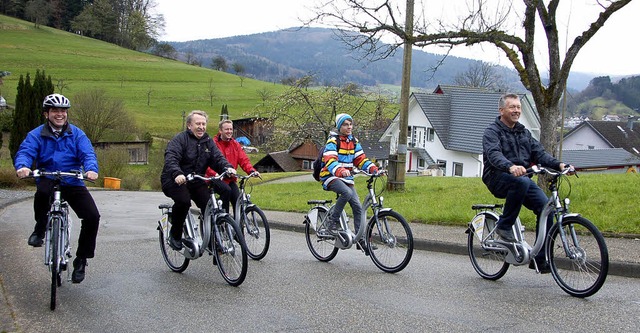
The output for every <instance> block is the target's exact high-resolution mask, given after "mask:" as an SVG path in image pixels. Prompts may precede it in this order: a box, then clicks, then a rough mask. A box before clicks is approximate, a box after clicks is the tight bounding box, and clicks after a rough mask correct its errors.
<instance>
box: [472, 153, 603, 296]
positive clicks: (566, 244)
mask: <svg viewBox="0 0 640 333" xmlns="http://www.w3.org/2000/svg"><path fill="white" fill-rule="evenodd" d="M572 172H573V173H575V170H573V168H566V169H565V170H564V171H562V172H559V171H555V170H552V169H549V168H543V167H540V166H533V167H532V168H531V169H528V170H527V173H528V174H531V173H533V174H538V175H540V174H546V175H549V176H550V179H549V191H550V192H551V196H550V197H549V200H548V201H547V204H546V205H545V207H544V209H543V210H542V213H541V214H540V217H539V220H538V234H537V237H536V241H535V243H534V245H533V247H531V246H530V245H529V244H528V243H527V242H526V241H525V240H524V235H523V231H524V227H523V226H522V223H521V222H520V219H519V218H518V219H516V223H515V225H514V227H513V232H514V235H515V238H516V240H517V242H515V243H509V242H505V241H503V240H501V239H499V237H498V235H497V234H496V232H495V226H496V223H497V221H498V217H499V216H500V214H501V208H502V206H503V205H502V204H476V205H473V206H472V207H471V209H473V210H475V211H476V215H475V216H474V218H473V219H472V220H471V222H470V223H469V228H468V229H467V230H466V233H467V234H468V237H467V240H468V241H467V249H468V252H469V257H470V259H471V264H472V265H473V268H474V269H475V271H476V272H477V273H478V274H479V275H480V276H481V277H483V278H485V279H488V280H498V279H499V278H501V277H502V276H504V274H505V273H506V272H507V270H508V269H509V265H514V266H521V265H524V264H528V263H530V262H531V261H532V262H533V263H534V264H533V265H535V269H536V272H538V273H539V272H540V269H539V267H538V266H537V263H536V261H535V260H534V258H535V256H536V255H537V254H538V253H540V251H542V250H544V251H545V252H544V253H545V256H546V259H547V261H548V262H549V266H550V268H551V274H552V275H553V279H554V280H555V281H556V283H557V284H558V286H560V288H562V290H564V291H565V292H566V293H568V294H569V295H571V296H574V297H580V298H584V297H588V296H591V295H593V294H595V293H596V292H598V290H600V288H601V287H602V285H603V284H604V282H605V279H606V277H607V273H608V271H609V253H608V250H607V245H606V244H605V240H604V237H603V236H602V233H601V232H600V231H599V230H598V228H597V227H596V226H595V225H594V224H593V223H592V222H591V221H589V220H588V219H586V218H584V217H582V216H581V215H580V214H577V213H571V212H570V210H569V205H570V200H569V194H570V192H571V191H570V189H571V186H570V185H571V184H570V183H568V182H567V183H568V184H569V193H568V194H567V195H566V197H565V198H564V199H563V200H561V198H560V195H559V194H558V192H559V183H560V180H561V179H566V178H568V176H567V174H569V173H572ZM576 176H577V174H576ZM549 216H552V217H553V221H554V222H552V223H553V225H552V226H551V229H550V230H549V232H548V233H546V230H547V221H548V220H547V218H548V217H549Z"/></svg>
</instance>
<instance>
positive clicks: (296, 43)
mask: <svg viewBox="0 0 640 333" xmlns="http://www.w3.org/2000/svg"><path fill="white" fill-rule="evenodd" d="M169 43H170V44H171V45H172V46H173V47H174V48H175V49H176V51H178V52H179V53H180V54H181V55H180V58H181V60H185V59H186V58H187V55H188V57H190V58H191V59H194V58H195V59H197V60H198V61H199V62H200V63H201V64H202V66H204V67H210V66H211V63H212V60H213V58H215V57H217V56H222V57H223V58H224V59H225V60H226V62H227V64H228V65H231V64H233V63H236V62H237V63H239V64H241V65H242V66H243V67H244V70H245V71H244V75H247V76H249V77H252V78H255V79H259V80H263V81H270V82H281V81H282V80H283V79H285V78H290V77H295V78H299V77H301V76H303V75H307V74H314V75H315V77H316V80H317V83H319V84H323V85H329V84H331V85H340V84H343V83H346V82H354V83H358V84H360V85H364V86H374V85H379V84H388V85H400V82H401V76H402V49H400V50H399V51H398V52H397V53H396V54H394V55H393V56H391V57H389V58H387V59H384V60H380V61H375V62H368V61H364V60H358V59H361V57H360V56H359V55H361V54H359V53H358V51H352V50H349V49H347V47H346V45H345V44H344V43H342V42H341V41H340V40H338V38H337V37H336V34H335V31H334V30H332V29H326V28H304V29H297V28H291V29H285V30H279V31H275V32H265V33H260V34H253V35H246V36H235V37H226V38H217V39H206V40H195V41H188V42H169ZM441 61H442V56H441V55H437V54H432V53H427V52H423V51H420V50H414V52H413V55H412V62H413V63H412V73H411V85H412V86H413V87H414V88H424V89H426V90H429V89H432V88H434V87H436V86H437V85H439V84H453V83H454V78H455V76H456V75H457V74H458V73H461V72H465V71H466V70H467V68H468V67H469V65H471V64H472V63H474V62H477V60H472V59H466V58H459V57H453V56H448V57H447V58H446V59H445V61H444V62H443V63H442V64H441V65H440V67H439V68H438V70H437V71H435V72H433V68H435V67H436V66H437V65H438V63H439V62H441ZM229 71H230V69H229ZM500 73H501V75H502V76H503V79H504V81H505V83H506V84H507V85H508V86H510V87H512V88H513V89H514V90H517V91H523V90H524V88H523V87H522V84H521V83H520V79H519V78H518V76H517V74H516V72H515V71H514V70H513V69H511V68H507V67H500ZM592 78H593V75H589V74H581V73H572V75H571V76H570V78H569V82H568V87H569V89H570V90H577V91H580V90H582V89H584V88H585V87H587V85H588V83H589V81H590V80H591V79H592Z"/></svg>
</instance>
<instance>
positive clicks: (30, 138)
mask: <svg viewBox="0 0 640 333" xmlns="http://www.w3.org/2000/svg"><path fill="white" fill-rule="evenodd" d="M34 163H35V167H34ZM14 166H15V168H16V170H18V169H20V168H23V167H26V168H30V169H45V170H46V171H65V172H69V171H72V170H81V171H82V172H87V171H94V172H96V173H97V172H98V159H97V158H96V153H95V151H94V150H93V145H91V140H89V138H88V137H87V135H86V134H85V133H84V132H83V131H82V130H81V129H79V128H78V127H76V126H74V125H72V124H69V123H67V125H65V128H63V129H62V133H61V134H60V137H57V138H56V136H55V135H54V134H53V132H52V131H51V127H49V126H48V124H43V125H40V126H38V127H36V128H35V129H33V130H31V132H29V133H28V134H27V137H26V138H25V139H24V141H22V143H21V144H20V148H19V149H18V152H17V153H16V158H15V159H14ZM62 185H64V186H84V182H83V181H82V180H80V179H73V178H65V179H63V180H62Z"/></svg>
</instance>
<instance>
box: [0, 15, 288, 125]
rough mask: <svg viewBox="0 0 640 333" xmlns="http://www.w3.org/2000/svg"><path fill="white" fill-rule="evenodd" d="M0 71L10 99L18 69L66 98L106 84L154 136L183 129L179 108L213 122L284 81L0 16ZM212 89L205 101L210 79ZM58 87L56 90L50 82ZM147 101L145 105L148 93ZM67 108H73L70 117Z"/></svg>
mask: <svg viewBox="0 0 640 333" xmlns="http://www.w3.org/2000/svg"><path fill="white" fill-rule="evenodd" d="M0 50H1V53H0V54H1V56H0V70H5V71H9V72H11V75H9V76H7V77H5V78H4V85H3V86H0V89H1V90H0V93H2V95H3V96H4V97H5V99H6V100H7V102H8V103H9V104H10V105H11V104H13V103H14V102H15V94H16V87H17V84H18V80H19V78H20V75H21V74H22V75H26V73H30V74H31V75H32V76H34V75H35V71H36V69H40V70H45V71H46V74H47V75H48V76H51V78H52V80H53V83H54V85H56V84H57V83H58V82H59V80H62V81H60V82H63V83H64V87H63V88H62V93H63V94H65V95H66V96H67V97H70V99H71V103H72V109H71V111H72V112H73V96H74V95H75V94H76V93H78V92H80V91H83V90H86V89H89V88H94V87H97V88H100V89H104V90H105V91H106V92H107V94H108V95H109V96H112V97H116V98H119V99H122V100H123V101H124V102H125V105H126V109H127V110H128V111H130V112H131V113H133V114H134V115H135V119H136V121H137V124H138V126H139V127H141V128H142V129H143V130H145V131H148V132H150V133H151V134H152V135H155V136H161V137H171V136H173V134H175V133H176V132H178V131H179V130H181V128H182V112H183V111H186V112H188V111H190V110H194V109H200V110H205V111H207V112H208V113H209V114H210V115H211V116H213V117H212V120H214V121H215V120H217V119H218V118H217V116H218V115H219V113H220V109H221V106H222V104H227V105H228V109H229V114H230V116H231V117H232V118H241V117H244V116H249V115H255V112H256V111H255V110H254V107H255V106H256V105H258V104H259V103H260V99H259V96H258V94H257V91H258V90H262V89H265V88H266V89H268V90H271V91H274V92H278V91H282V90H283V89H284V87H283V86H280V85H275V84H273V83H267V82H262V81H257V80H252V79H245V80H244V82H242V87H241V81H240V79H239V77H237V76H235V75H232V74H229V73H223V72H218V71H214V70H211V69H207V68H201V67H195V66H190V65H187V64H184V63H181V62H178V61H174V60H169V59H164V58H160V57H155V56H152V55H148V54H145V53H141V52H136V51H131V50H127V49H124V48H121V47H118V46H115V45H113V44H108V43H105V42H102V41H98V40H95V39H90V38H86V37H82V36H79V35H75V34H71V33H67V32H64V31H60V30H56V29H52V28H49V27H40V28H37V29H36V28H35V27H34V26H33V24H32V23H29V22H26V21H21V20H17V19H14V18H11V17H7V16H3V15H0ZM210 80H212V83H213V90H214V95H215V97H214V102H213V106H211V105H210V101H209V95H210V94H209V90H210V89H209V82H210ZM56 92H60V88H59V87H56ZM149 92H151V94H150V103H149V105H147V96H148V95H149ZM72 114H73V113H71V116H72Z"/></svg>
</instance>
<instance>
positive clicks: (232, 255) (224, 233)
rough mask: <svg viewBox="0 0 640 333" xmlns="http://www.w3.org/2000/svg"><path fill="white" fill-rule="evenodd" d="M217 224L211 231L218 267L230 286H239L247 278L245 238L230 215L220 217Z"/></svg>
mask: <svg viewBox="0 0 640 333" xmlns="http://www.w3.org/2000/svg"><path fill="white" fill-rule="evenodd" d="M215 223H216V225H217V227H213V228H211V230H213V231H212V233H213V235H212V237H213V238H212V239H215V247H216V249H215V251H214V256H215V259H216V265H217V266H218V270H219V271H220V274H222V278H223V279H224V280H225V281H227V283H228V284H230V285H232V286H239V285H240V284H242V282H243V281H244V278H245V277H246V276H247V265H248V263H247V247H246V245H245V244H244V237H242V232H241V231H240V227H238V225H237V224H236V222H235V220H234V219H233V218H231V216H229V215H223V216H218V218H217V220H216V221H215ZM216 230H217V232H216Z"/></svg>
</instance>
